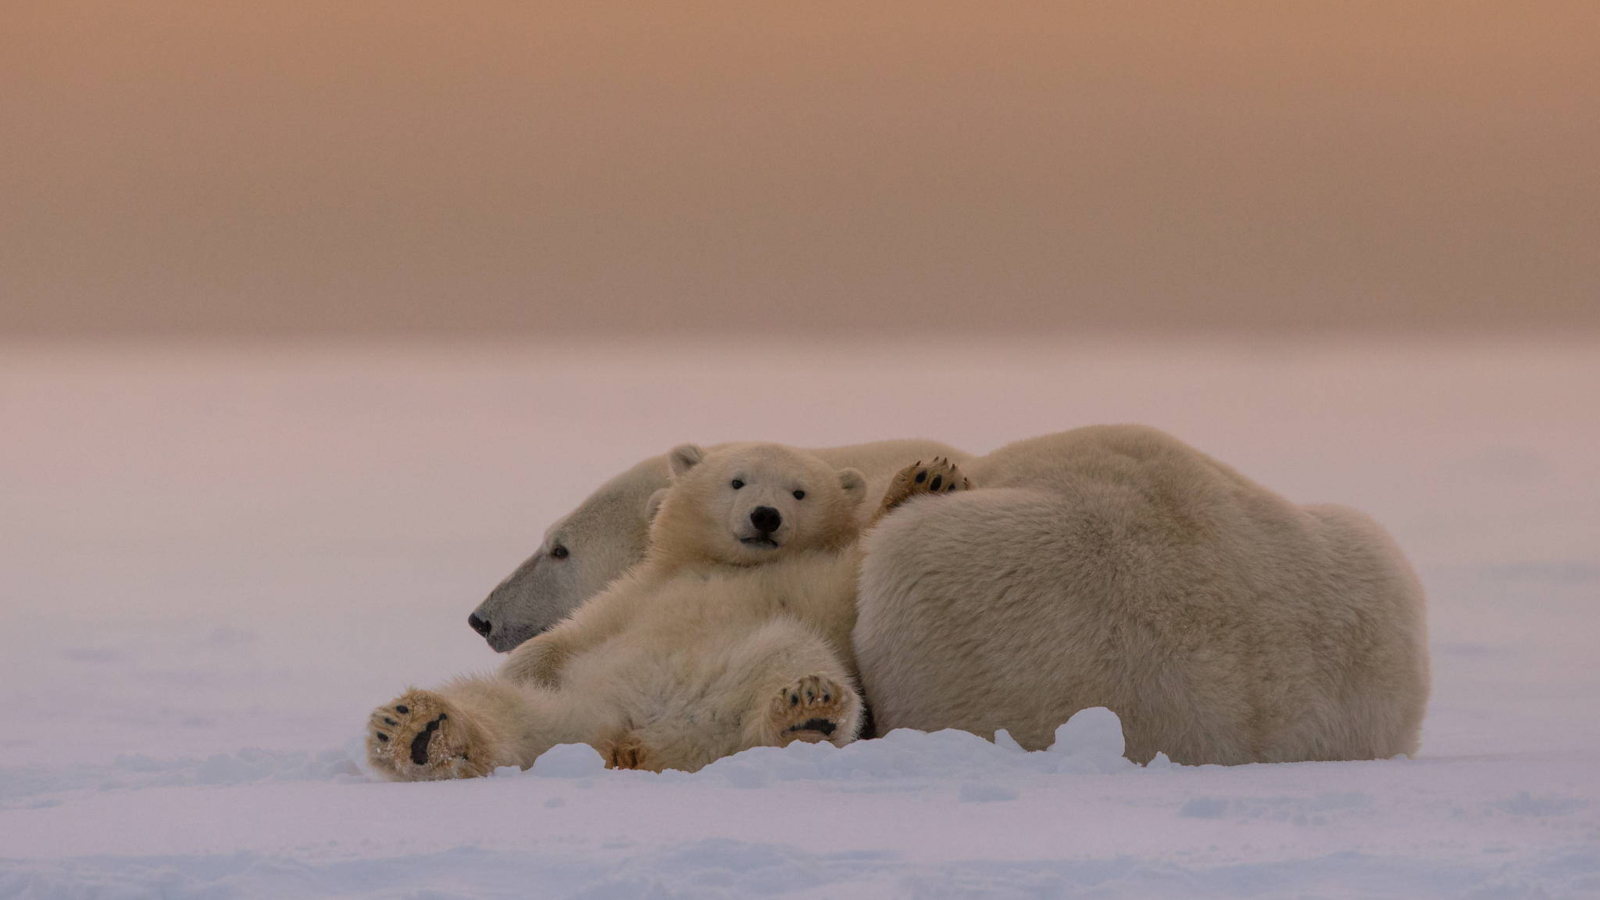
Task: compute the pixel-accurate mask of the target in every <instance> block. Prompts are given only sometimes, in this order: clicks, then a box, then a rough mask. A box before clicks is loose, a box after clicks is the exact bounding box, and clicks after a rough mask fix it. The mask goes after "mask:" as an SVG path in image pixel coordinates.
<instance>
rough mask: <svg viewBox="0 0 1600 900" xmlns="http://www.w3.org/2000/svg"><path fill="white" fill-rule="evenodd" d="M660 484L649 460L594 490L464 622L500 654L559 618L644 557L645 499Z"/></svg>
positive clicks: (656, 462)
mask: <svg viewBox="0 0 1600 900" xmlns="http://www.w3.org/2000/svg"><path fill="white" fill-rule="evenodd" d="M668 483H669V476H668V472H667V464H666V460H665V459H664V458H663V457H660V456H657V457H655V458H653V459H647V460H645V461H644V462H642V463H639V464H638V465H636V466H634V467H633V468H631V469H629V470H628V471H626V472H623V473H622V474H621V475H618V476H617V477H615V478H613V479H611V480H610V481H608V482H606V483H605V484H603V485H601V486H600V488H599V490H596V491H595V492H594V493H593V494H591V495H589V497H588V499H586V500H584V501H583V503H582V504H581V505H580V506H579V507H578V508H577V509H575V510H573V511H572V512H571V513H570V514H568V515H567V516H566V517H564V518H562V519H561V520H560V521H558V522H556V523H555V524H554V525H551V526H550V527H549V529H547V530H546V531H545V533H544V540H543V541H542V542H541V543H540V544H539V547H538V549H537V550H535V551H534V552H533V555H532V556H530V557H528V558H527V560H525V561H524V562H523V563H522V565H520V566H518V567H517V569H516V571H515V572H512V573H511V574H510V575H508V576H507V577H506V579H505V580H504V581H502V582H500V584H499V586H497V587H496V588H495V589H494V590H493V591H491V592H490V594H489V597H488V599H486V600H484V601H483V602H482V603H480V604H478V608H477V609H475V610H473V611H472V615H470V616H468V617H467V624H469V625H471V626H472V629H473V630H474V631H476V632H478V634H480V635H482V636H483V639H484V640H486V641H488V642H489V646H490V647H493V648H494V649H495V650H496V651H498V652H500V653H505V652H507V651H510V650H512V649H514V648H515V647H516V646H517V645H518V644H521V643H522V642H523V641H526V640H528V639H529V638H531V637H535V636H536V635H538V634H540V633H542V632H544V631H546V630H547V629H549V628H551V627H552V626H554V625H556V624H557V623H558V622H560V621H561V620H562V619H564V618H566V617H567V615H568V614H569V613H571V612H572V610H574V609H576V608H577V607H578V605H579V604H581V603H582V602H583V601H584V600H586V599H588V598H589V597H592V596H594V595H595V594H597V593H599V592H600V591H601V589H603V588H604V587H605V586H606V585H607V584H609V583H610V582H611V581H612V580H613V579H615V578H616V577H617V576H618V575H620V574H622V573H623V572H625V571H627V570H628V568H629V567H631V566H633V565H634V564H635V563H637V562H638V561H639V560H640V559H641V558H642V557H643V556H644V554H645V547H646V545H647V543H648V541H649V533H648V532H649V527H650V519H649V514H650V511H651V510H652V509H653V508H654V505H655V504H654V502H653V501H652V497H653V496H654V495H655V494H657V493H658V492H660V491H661V489H663V488H665V487H666V486H667V484H668Z"/></svg>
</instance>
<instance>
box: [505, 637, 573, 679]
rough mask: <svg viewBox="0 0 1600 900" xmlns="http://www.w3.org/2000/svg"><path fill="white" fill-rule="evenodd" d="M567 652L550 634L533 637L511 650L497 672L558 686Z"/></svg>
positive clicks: (511, 677)
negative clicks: (509, 655)
mask: <svg viewBox="0 0 1600 900" xmlns="http://www.w3.org/2000/svg"><path fill="white" fill-rule="evenodd" d="M568 655H569V654H568V652H567V645H566V644H564V643H562V642H561V641H559V640H557V639H555V638H553V637H551V636H549V635H545V636H542V637H536V638H533V639H531V640H527V641H523V642H522V644H521V645H520V646H518V647H517V649H515V650H513V651H511V657H510V658H509V659H507V660H506V662H505V665H503V666H501V667H500V675H501V676H502V677H504V678H507V679H509V680H511V681H515V682H519V683H521V684H540V685H544V686H545V687H549V688H558V687H560V686H561V668H562V666H564V665H565V664H566V661H567V656H568Z"/></svg>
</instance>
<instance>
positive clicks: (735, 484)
mask: <svg viewBox="0 0 1600 900" xmlns="http://www.w3.org/2000/svg"><path fill="white" fill-rule="evenodd" d="M742 487H744V482H742V481H740V480H739V479H737V478H735V479H734V480H733V489H734V490H736V491H737V490H738V489H739V488H742Z"/></svg>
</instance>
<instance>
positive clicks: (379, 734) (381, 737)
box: [373, 731, 389, 744]
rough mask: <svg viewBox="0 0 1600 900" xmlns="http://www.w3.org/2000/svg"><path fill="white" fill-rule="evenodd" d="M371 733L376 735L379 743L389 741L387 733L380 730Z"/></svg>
mask: <svg viewBox="0 0 1600 900" xmlns="http://www.w3.org/2000/svg"><path fill="white" fill-rule="evenodd" d="M373 735H374V736H375V737H377V739H378V742H379V743H383V744H387V743H389V736H388V735H387V734H384V733H383V732H381V731H374V732H373Z"/></svg>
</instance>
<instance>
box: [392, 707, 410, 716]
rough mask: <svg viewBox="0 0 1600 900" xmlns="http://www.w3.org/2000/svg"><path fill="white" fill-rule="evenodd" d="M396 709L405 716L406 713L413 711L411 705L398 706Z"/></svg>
mask: <svg viewBox="0 0 1600 900" xmlns="http://www.w3.org/2000/svg"><path fill="white" fill-rule="evenodd" d="M394 711H395V712H397V713H399V714H400V715H402V716H403V715H405V714H406V713H408V712H411V707H409V706H396V707H395V708H394Z"/></svg>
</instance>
